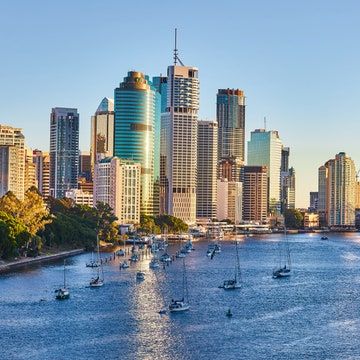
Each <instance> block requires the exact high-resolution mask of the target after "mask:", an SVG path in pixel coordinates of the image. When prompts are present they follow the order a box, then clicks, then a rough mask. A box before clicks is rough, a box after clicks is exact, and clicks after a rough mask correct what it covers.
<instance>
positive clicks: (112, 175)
mask: <svg viewBox="0 0 360 360" xmlns="http://www.w3.org/2000/svg"><path fill="white" fill-rule="evenodd" d="M140 185H141V165H140V164H139V163H134V162H132V161H130V160H122V159H119V158H117V157H108V158H104V159H102V160H100V161H99V162H97V163H96V164H95V172H94V203H95V204H96V203H97V202H104V203H106V204H108V205H109V206H110V207H111V208H112V209H113V210H114V214H115V216H116V217H117V218H118V221H119V223H120V224H139V223H140Z"/></svg>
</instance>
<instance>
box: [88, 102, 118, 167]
mask: <svg viewBox="0 0 360 360" xmlns="http://www.w3.org/2000/svg"><path fill="white" fill-rule="evenodd" d="M114 114H115V112H114V100H113V99H109V98H107V97H105V98H104V99H102V101H101V102H100V104H99V106H98V108H97V110H96V112H95V114H94V116H92V117H91V139H90V157H91V172H92V173H93V172H94V166H95V163H96V162H97V161H98V160H100V159H101V158H104V157H108V156H113V151H114V116H115V115H114Z"/></svg>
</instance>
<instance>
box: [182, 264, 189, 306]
mask: <svg viewBox="0 0 360 360" xmlns="http://www.w3.org/2000/svg"><path fill="white" fill-rule="evenodd" d="M185 297H186V300H187V302H189V289H188V284H187V276H186V267H185V258H184V259H183V298H184V300H185Z"/></svg>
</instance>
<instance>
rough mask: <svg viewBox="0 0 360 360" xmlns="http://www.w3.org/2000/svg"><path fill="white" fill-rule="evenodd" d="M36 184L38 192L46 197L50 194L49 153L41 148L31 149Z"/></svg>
mask: <svg viewBox="0 0 360 360" xmlns="http://www.w3.org/2000/svg"><path fill="white" fill-rule="evenodd" d="M33 162H34V164H35V174H36V186H37V188H38V190H39V192H40V194H41V195H42V196H43V197H45V198H47V197H48V196H49V195H50V154H49V153H48V152H45V151H41V150H37V149H36V150H34V151H33Z"/></svg>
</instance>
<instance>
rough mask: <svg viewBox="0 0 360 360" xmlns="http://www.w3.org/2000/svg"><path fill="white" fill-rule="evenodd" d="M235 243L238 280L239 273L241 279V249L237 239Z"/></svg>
mask: <svg viewBox="0 0 360 360" xmlns="http://www.w3.org/2000/svg"><path fill="white" fill-rule="evenodd" d="M235 245H236V267H235V281H237V275H238V276H239V281H241V270H240V258H239V249H238V242H237V240H235Z"/></svg>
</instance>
